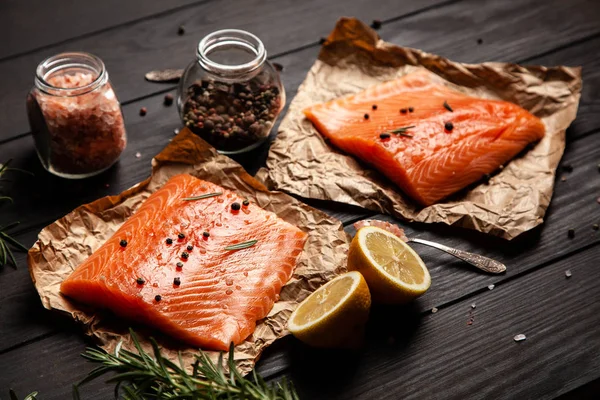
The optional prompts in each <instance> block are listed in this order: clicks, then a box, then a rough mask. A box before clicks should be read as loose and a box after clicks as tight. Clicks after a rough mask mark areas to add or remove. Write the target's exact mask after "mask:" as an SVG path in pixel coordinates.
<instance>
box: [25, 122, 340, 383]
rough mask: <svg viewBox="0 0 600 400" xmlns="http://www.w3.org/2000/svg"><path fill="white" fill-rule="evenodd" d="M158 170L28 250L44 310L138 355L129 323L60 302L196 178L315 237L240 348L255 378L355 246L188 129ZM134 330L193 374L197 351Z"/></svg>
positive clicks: (67, 220)
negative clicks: (164, 193) (102, 252)
mask: <svg viewBox="0 0 600 400" xmlns="http://www.w3.org/2000/svg"><path fill="white" fill-rule="evenodd" d="M152 166H153V167H152V176H151V177H150V178H148V179H147V180H145V181H144V182H141V183H139V184H137V185H135V186H134V187H132V188H131V189H128V190H126V191H124V192H123V193H121V194H119V195H117V196H110V197H104V198H101V199H99V200H96V201H94V202H92V203H90V204H86V205H83V206H81V207H79V208H77V209H75V210H74V211H73V212H71V213H70V214H68V215H66V216H64V217H63V218H61V219H59V220H58V221H56V222H54V223H53V224H51V225H49V226H47V227H46V228H44V229H43V230H42V231H41V232H40V234H39V236H38V240H37V242H36V243H35V244H34V246H33V247H32V248H31V249H30V250H29V254H28V264H29V271H30V273H31V277H32V279H33V282H34V284H35V287H36V289H37V291H38V293H39V295H40V298H41V300H42V304H43V305H44V307H45V308H47V309H53V310H58V311H63V312H66V313H69V314H71V315H72V316H73V318H75V319H76V320H78V321H80V322H82V323H83V325H84V326H85V329H86V333H87V334H88V335H90V336H93V337H94V338H95V339H97V341H98V342H99V345H100V346H101V347H102V348H104V349H105V350H107V351H114V349H115V347H116V346H117V344H118V343H119V342H121V341H122V343H123V344H122V346H123V348H126V349H129V350H134V347H133V341H132V340H131V336H130V334H129V332H128V326H130V325H129V324H128V323H127V321H123V320H120V319H118V318H116V317H114V316H110V315H109V314H108V313H106V312H102V311H94V310H92V309H91V308H89V307H87V306H83V305H81V304H77V303H74V302H72V301H70V300H69V299H68V298H66V297H64V296H62V295H61V294H60V291H59V289H60V284H61V282H62V281H63V280H64V279H65V278H66V277H67V276H68V275H69V274H70V273H71V272H72V271H73V270H74V269H75V268H76V267H77V266H78V265H79V264H81V263H82V262H83V261H84V260H85V259H86V258H87V257H88V256H89V255H91V254H92V253H93V252H94V251H95V250H96V249H97V248H99V247H100V246H101V245H102V244H103V243H104V241H105V240H107V239H108V238H110V237H111V236H112V234H113V233H114V232H115V231H116V230H117V229H118V228H119V227H120V226H121V225H122V224H123V222H125V220H126V219H127V218H128V217H129V216H130V215H132V214H133V213H134V212H135V210H136V209H137V208H138V207H139V206H140V205H141V204H142V202H143V201H144V200H145V199H146V198H147V197H148V196H149V195H150V194H151V193H152V192H154V191H156V190H157V189H158V188H160V187H161V186H162V185H163V184H164V183H165V182H166V181H167V180H168V179H169V178H170V177H172V176H173V175H176V174H180V173H190V174H191V175H193V176H196V177H198V178H201V179H204V180H207V181H210V182H214V183H216V184H219V185H221V186H223V187H225V188H227V189H230V190H234V191H236V192H237V193H239V194H240V195H243V196H247V197H248V198H249V199H250V200H251V201H253V202H255V204H257V205H259V206H260V207H262V208H263V209H265V210H268V211H272V212H274V213H276V214H277V215H278V216H279V217H280V218H282V219H284V220H286V221H287V222H289V223H291V224H294V225H296V226H297V227H299V228H300V229H302V230H303V231H305V232H307V233H308V235H309V236H308V240H307V243H306V245H305V247H304V252H303V253H302V255H301V256H300V259H299V262H298V265H297V267H296V270H295V272H294V275H293V277H292V279H291V280H290V281H289V282H288V283H287V284H286V285H285V286H284V287H283V289H282V291H281V294H280V300H279V301H278V302H276V303H275V305H274V307H273V309H272V310H271V312H270V313H269V315H268V316H267V318H265V319H264V320H262V321H260V322H259V323H258V325H257V327H256V330H255V332H254V334H253V335H252V336H251V337H250V338H248V339H247V340H246V341H245V342H244V343H242V344H240V345H238V346H237V347H236V348H235V359H236V362H237V365H238V367H239V368H240V370H241V371H243V372H248V371H250V370H251V369H252V368H253V367H254V364H255V362H256V361H257V360H258V357H259V356H260V354H261V352H262V351H263V350H264V349H265V348H266V347H267V346H268V345H270V344H271V343H273V342H274V341H275V340H276V339H278V338H280V337H282V336H284V335H286V334H287V333H288V332H287V329H286V324H287V320H288V318H289V316H290V314H291V312H292V311H293V310H294V308H295V307H296V305H297V304H298V303H299V302H300V301H301V300H303V299H304V298H305V297H306V296H308V295H309V294H310V293H311V292H313V291H314V290H315V289H316V288H317V287H319V286H321V285H322V284H323V283H325V282H326V281H328V280H330V279H331V278H332V277H334V276H335V275H337V274H339V273H340V272H343V270H344V269H345V257H346V252H347V250H348V238H347V236H346V234H345V233H344V231H343V227H342V224H341V223H340V222H339V221H337V220H336V219H334V218H332V217H329V216H328V215H326V214H324V213H322V212H320V211H318V210H315V209H313V208H311V207H309V206H307V205H305V204H303V203H301V202H299V201H297V200H295V199H293V198H292V197H290V196H288V195H286V194H284V193H281V192H269V191H268V190H267V189H266V188H265V187H264V186H263V185H262V184H261V183H259V182H258V181H256V180H255V179H254V178H252V177H251V176H250V175H248V174H247V173H246V172H245V171H244V169H243V168H242V167H241V166H240V165H239V164H237V163H236V162H235V161H233V160H231V159H230V158H228V157H225V156H222V155H219V154H218V153H217V152H216V151H215V150H214V149H213V148H212V147H211V146H210V145H208V144H207V143H206V142H204V141H203V140H201V139H200V138H198V137H197V136H195V135H194V134H192V133H191V132H190V131H189V130H187V129H184V130H182V131H181V132H180V133H179V135H177V136H176V137H175V138H174V139H173V141H172V142H171V143H170V144H169V145H168V146H167V147H166V148H165V149H164V150H163V151H162V152H161V153H160V154H158V155H157V156H156V157H155V158H154V159H153V161H152ZM134 328H135V330H136V332H137V333H138V336H140V337H141V339H142V345H143V347H144V348H145V350H147V351H151V347H150V343H149V341H148V340H147V338H148V336H149V335H152V336H154V337H155V338H156V339H157V340H158V341H159V344H160V345H161V348H162V351H163V353H164V354H165V355H167V356H168V357H169V358H171V359H172V360H173V361H176V362H178V361H177V351H182V353H183V356H184V361H185V362H186V364H187V365H188V366H189V365H190V364H191V362H192V361H193V360H194V355H195V354H198V350H197V349H196V348H191V347H189V346H187V347H186V346H185V344H181V343H175V342H174V341H173V340H172V339H169V338H167V337H165V336H164V335H161V334H159V333H157V332H155V331H150V330H149V329H146V328H144V327H141V326H138V325H136V326H134ZM209 355H210V356H211V357H212V358H213V359H214V360H216V359H217V357H218V353H217V352H209Z"/></svg>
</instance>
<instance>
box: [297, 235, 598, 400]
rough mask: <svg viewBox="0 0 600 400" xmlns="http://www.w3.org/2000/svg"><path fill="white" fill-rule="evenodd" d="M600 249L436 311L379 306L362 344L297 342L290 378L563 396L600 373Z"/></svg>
mask: <svg viewBox="0 0 600 400" xmlns="http://www.w3.org/2000/svg"><path fill="white" fill-rule="evenodd" d="M599 256H600V246H594V247H593V248H591V249H588V250H587V251H585V252H582V253H579V254H577V255H576V256H574V257H571V258H568V259H566V260H562V261H560V262H557V263H555V264H552V265H549V266H547V267H545V268H543V269H539V270H536V271H535V272H532V273H531V274H529V275H526V276H524V277H521V278H520V279H517V280H512V281H510V282H507V283H505V284H502V285H499V286H497V287H496V288H495V289H494V290H492V291H487V290H486V291H485V292H482V293H479V294H477V295H475V296H473V297H471V298H468V299H465V300H463V301H460V302H458V303H456V304H454V305H452V306H450V307H448V308H443V309H440V310H439V312H437V313H436V314H431V313H427V314H425V315H419V314H415V313H414V312H413V310H411V309H398V308H396V309H394V308H382V307H378V308H375V309H374V310H373V313H372V317H371V321H370V322H369V328H368V333H367V335H368V344H367V347H366V349H365V350H364V351H361V352H360V353H357V354H348V353H341V354H340V353H331V352H323V351H318V350H310V349H307V348H306V347H304V346H302V345H300V344H299V343H298V342H294V343H293V344H294V345H293V346H292V348H291V350H290V356H289V358H290V367H291V370H290V371H289V372H288V373H286V376H287V377H288V378H290V379H291V380H292V381H293V382H294V384H295V385H296V387H297V388H298V390H299V392H300V397H301V398H307V399H358V398H378V399H398V398H402V399H429V398H444V399H481V398H485V399H497V398H498V399H499V398H510V399H526V398H527V399H550V398H553V397H556V396H558V395H560V394H562V393H566V392H568V391H571V390H573V389H575V388H577V387H578V386H580V385H583V384H586V383H588V382H590V381H592V380H594V379H597V378H598V377H600V341H599V340H598V338H599V337H600V269H598V268H596V266H597V261H596V260H597V259H598V257H599ZM567 269H570V270H571V271H572V277H571V278H569V279H567V278H565V270H567ZM472 304H475V305H476V308H475V309H472V308H471V305H472ZM471 316H473V317H474V321H473V323H472V325H468V321H469V319H470V317H471ZM521 333H522V334H525V335H526V337H527V340H525V341H524V342H520V343H516V342H515V341H514V340H513V337H514V336H515V335H517V334H521Z"/></svg>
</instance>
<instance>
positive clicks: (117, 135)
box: [27, 53, 127, 179]
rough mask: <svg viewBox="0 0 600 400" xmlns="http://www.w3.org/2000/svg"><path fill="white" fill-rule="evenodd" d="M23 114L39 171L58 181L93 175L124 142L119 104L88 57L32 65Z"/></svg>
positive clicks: (65, 56)
mask: <svg viewBox="0 0 600 400" xmlns="http://www.w3.org/2000/svg"><path fill="white" fill-rule="evenodd" d="M27 114H28V117H29V124H30V126H31V130H32V134H33V138H34V140H35V145H36V150H37V154H38V156H39V158H40V161H41V162H42V164H43V166H44V168H46V169H47V170H48V171H49V172H51V173H53V174H55V175H58V176H61V177H64V178H75V179H77V178H86V177H89V176H92V175H96V174H99V173H100V172H102V171H104V170H106V169H108V168H109V167H111V166H112V165H113V164H114V163H115V162H116V161H117V160H118V159H119V156H120V155H121V153H122V152H123V150H124V149H125V145H126V143H127V138H126V133H125V124H124V122H123V114H122V113H121V105H120V104H119V100H118V99H117V96H116V95H115V92H114V90H113V88H112V86H111V84H110V82H109V80H108V72H107V71H106V68H105V67H104V63H103V62H102V60H100V59H99V58H98V57H96V56H94V55H92V54H87V53H62V54H57V55H55V56H52V57H50V58H47V59H46V60H44V61H43V62H42V63H41V64H40V65H38V67H37V70H36V74H35V86H34V87H33V88H32V89H31V91H30V92H29V95H28V96H27Z"/></svg>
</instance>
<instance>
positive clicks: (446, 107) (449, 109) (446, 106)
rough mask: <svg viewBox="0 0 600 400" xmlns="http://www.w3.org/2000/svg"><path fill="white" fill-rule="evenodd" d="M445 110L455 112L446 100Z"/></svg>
mask: <svg viewBox="0 0 600 400" xmlns="http://www.w3.org/2000/svg"><path fill="white" fill-rule="evenodd" d="M444 108H445V109H446V110H448V111H450V112H454V110H453V109H452V107H450V104H448V102H447V101H446V100H444Z"/></svg>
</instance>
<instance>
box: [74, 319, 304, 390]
mask: <svg viewBox="0 0 600 400" xmlns="http://www.w3.org/2000/svg"><path fill="white" fill-rule="evenodd" d="M130 333H131V337H132V339H133V342H134V345H135V347H136V350H137V353H134V352H130V351H127V350H122V349H120V346H118V347H117V349H116V351H115V354H110V353H107V352H106V351H104V350H101V349H93V348H88V349H87V350H86V351H85V353H83V354H82V356H83V357H84V358H86V359H88V360H90V361H92V362H94V363H98V364H100V366H99V367H97V368H96V369H94V370H93V371H92V372H90V373H89V375H88V376H87V377H86V378H84V379H83V380H82V381H81V382H80V383H79V384H77V385H75V386H74V387H73V398H74V399H75V400H78V399H79V391H78V387H79V386H80V385H82V384H85V383H87V382H90V381H92V380H94V379H96V378H98V377H100V376H102V375H104V374H106V373H113V374H114V375H112V376H111V377H110V378H109V379H108V380H107V381H106V382H107V383H114V384H115V398H118V395H119V392H120V391H122V395H123V398H124V399H126V400H145V399H156V400H166V399H169V400H171V399H185V400H221V399H240V400H242V399H243V400H298V399H299V398H298V395H297V394H296V392H295V390H294V388H293V386H292V384H291V383H288V382H286V381H282V382H281V383H279V384H277V385H269V384H267V383H266V382H265V381H264V380H263V379H262V378H261V377H260V376H258V375H257V374H256V372H253V373H252V375H251V377H249V378H246V377H243V376H242V374H241V373H240V372H239V371H238V369H237V368H236V365H235V362H234V360H233V345H232V346H231V347H230V348H229V359H228V360H227V366H228V368H229V371H230V373H229V376H228V375H226V373H225V368H224V366H223V354H221V355H220V356H219V361H218V362H217V363H216V364H215V363H214V362H213V361H211V359H210V358H209V357H208V356H207V355H206V354H205V353H204V352H202V351H201V350H200V353H199V354H198V355H196V361H195V362H194V364H193V371H192V373H191V374H190V373H188V372H187V371H186V369H185V367H184V364H183V360H182V358H181V354H180V355H179V364H177V363H174V362H172V361H171V360H169V359H167V358H164V357H163V356H162V355H161V352H160V349H159V348H158V344H157V343H156V341H155V340H154V339H152V338H151V339H150V341H151V343H152V349H153V354H148V353H147V352H145V351H144V350H143V349H142V346H141V345H140V342H139V340H138V338H137V335H136V334H135V333H134V332H133V330H131V329H130Z"/></svg>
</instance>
